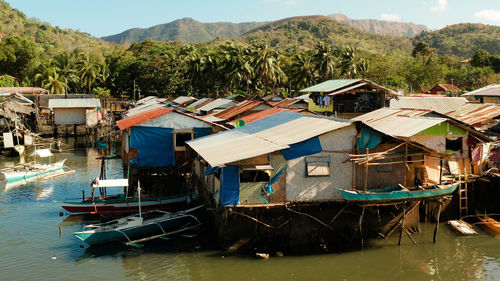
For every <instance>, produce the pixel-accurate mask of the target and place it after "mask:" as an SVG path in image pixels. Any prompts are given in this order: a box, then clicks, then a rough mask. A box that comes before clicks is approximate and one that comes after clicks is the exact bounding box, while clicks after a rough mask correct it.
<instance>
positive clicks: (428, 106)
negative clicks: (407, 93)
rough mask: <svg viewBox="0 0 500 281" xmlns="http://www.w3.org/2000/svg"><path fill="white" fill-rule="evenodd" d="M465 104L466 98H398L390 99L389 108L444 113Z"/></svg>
mask: <svg viewBox="0 0 500 281" xmlns="http://www.w3.org/2000/svg"><path fill="white" fill-rule="evenodd" d="M466 103H467V99H466V98H456V97H399V98H393V99H391V101H390V108H393V109H399V108H408V109H424V110H432V111H435V112H438V113H446V112H449V111H451V110H454V109H456V108H458V107H460V106H462V105H464V104H466Z"/></svg>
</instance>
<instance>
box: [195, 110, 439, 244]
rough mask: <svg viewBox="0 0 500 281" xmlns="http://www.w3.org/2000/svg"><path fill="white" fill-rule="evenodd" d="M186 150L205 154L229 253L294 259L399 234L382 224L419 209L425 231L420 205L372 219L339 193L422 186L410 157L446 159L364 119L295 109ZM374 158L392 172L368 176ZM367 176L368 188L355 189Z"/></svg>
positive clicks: (205, 186)
mask: <svg viewBox="0 0 500 281" xmlns="http://www.w3.org/2000/svg"><path fill="white" fill-rule="evenodd" d="M187 144H188V146H189V147H190V148H192V149H193V150H194V151H196V153H198V154H199V157H198V158H196V159H195V160H194V163H193V165H194V169H193V173H194V175H193V180H194V182H195V184H196V185H197V188H198V192H199V196H200V198H201V199H202V200H203V201H204V202H205V203H206V204H207V205H209V206H210V207H211V208H209V211H210V214H211V218H212V219H213V223H212V225H214V227H215V231H216V232H215V233H217V237H218V239H219V243H220V245H221V246H222V247H227V246H229V245H231V244H233V243H235V242H238V241H252V245H253V246H254V247H258V245H266V247H270V246H271V247H275V248H276V249H279V250H283V249H285V250H290V251H293V250H294V249H300V251H303V249H304V248H303V247H306V248H310V249H315V248H319V249H322V250H325V249H338V248H344V247H346V245H350V244H352V242H354V243H355V244H357V243H358V241H361V242H362V241H363V239H362V238H363V237H368V236H370V235H377V234H378V233H382V232H383V233H386V234H387V233H389V234H390V233H392V231H391V227H387V226H385V224H384V223H382V222H390V221H391V220H393V219H394V216H393V215H392V214H399V215H398V216H399V218H401V217H405V216H407V215H408V214H407V213H406V211H408V212H409V211H411V210H413V214H414V215H413V216H414V217H415V216H416V217H417V219H416V220H415V221H416V222H415V224H416V225H417V226H418V212H415V211H414V210H415V207H416V206H418V202H417V203H415V202H411V203H409V202H406V201H405V200H403V201H402V202H397V203H391V204H389V206H383V207H380V206H379V205H372V206H371V207H368V206H367V207H366V208H373V209H370V210H371V212H368V211H367V212H365V206H364V205H363V207H362V208H361V207H360V206H361V205H360V204H357V203H353V202H350V201H348V200H345V198H344V197H343V196H342V194H341V192H340V189H344V190H353V189H354V188H356V189H359V190H365V189H372V188H375V187H378V185H376V184H374V183H375V182H376V181H375V179H381V178H383V181H384V184H385V185H386V186H387V187H391V186H398V185H404V184H405V183H414V182H416V177H417V175H415V174H406V173H405V170H406V164H407V163H406V161H407V160H405V159H403V158H404V157H405V153H406V154H407V155H406V158H408V157H409V156H408V154H409V153H411V157H412V161H413V162H415V163H417V162H420V164H423V163H424V159H425V158H426V157H428V156H433V157H437V159H439V158H441V157H443V158H444V157H447V156H446V155H445V154H442V153H439V152H437V151H435V150H433V149H430V148H426V147H425V146H423V145H420V144H418V143H415V142H413V141H411V140H407V139H404V138H398V137H393V136H390V135H387V134H385V133H384V132H381V131H377V130H374V129H372V128H370V127H368V126H366V125H364V124H362V123H361V122H359V121H358V122H356V121H351V120H343V119H334V118H330V117H324V116H315V115H306V114H302V113H294V112H288V111H282V112H278V113H275V114H273V115H270V116H267V117H264V118H262V119H260V120H256V121H253V122H252V123H250V124H247V125H245V126H243V127H239V128H236V129H232V130H228V131H225V132H221V133H218V134H214V135H210V136H206V137H202V138H199V139H195V140H192V141H188V142H187ZM371 151H374V152H377V154H376V155H372V154H370V153H371ZM367 155H368V159H372V161H368V163H371V164H375V163H378V164H379V165H380V166H381V167H382V166H384V165H387V166H390V167H391V169H388V168H385V169H378V168H375V166H373V167H370V169H369V173H367V174H364V175H363V174H360V173H359V172H358V171H357V168H356V167H357V166H359V165H364V164H366V163H362V162H363V161H362V160H361V158H362V157H365V156H367ZM375 156H377V157H375ZM363 167H365V166H363ZM366 167H369V165H366ZM372 168H373V169H372ZM395 174H398V175H401V177H399V176H394V175H395ZM403 174H405V176H404V177H403V176H402V175H403ZM360 178H361V179H363V180H362V182H363V185H359V184H356V183H357V181H358V179H360ZM425 182H429V180H428V179H427V178H426V174H425V173H424V174H422V178H420V182H419V184H420V188H422V186H424V185H425V184H424V183H425ZM412 186H414V184H411V185H409V187H408V188H411V187H412ZM396 205H398V206H399V208H395V206H396ZM401 206H403V208H401ZM378 208H382V210H379V209H378ZM384 208H386V209H384ZM388 208H390V209H388ZM416 209H418V208H416ZM415 213H416V215H415ZM399 218H398V219H399ZM406 225H408V226H410V225H411V224H410V223H409V222H407V223H406ZM384 226H385V228H384ZM261 243H262V244H261ZM358 245H359V244H358Z"/></svg>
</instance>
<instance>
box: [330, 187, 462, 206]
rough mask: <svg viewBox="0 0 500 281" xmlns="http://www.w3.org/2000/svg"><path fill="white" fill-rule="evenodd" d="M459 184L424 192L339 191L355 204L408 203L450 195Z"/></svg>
mask: <svg viewBox="0 0 500 281" xmlns="http://www.w3.org/2000/svg"><path fill="white" fill-rule="evenodd" d="M458 185H459V183H454V184H450V185H446V186H444V187H442V188H441V187H438V188H434V189H425V190H411V191H408V190H398V191H391V192H370V191H368V192H361V191H353V190H345V189H340V188H339V191H340V192H341V193H342V196H344V199H345V200H347V201H357V202H392V201H396V202H397V201H410V200H422V199H429V198H434V197H442V196H446V195H450V194H452V193H453V192H454V191H455V190H456V189H457V187H458Z"/></svg>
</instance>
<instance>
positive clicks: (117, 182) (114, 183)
mask: <svg viewBox="0 0 500 281" xmlns="http://www.w3.org/2000/svg"><path fill="white" fill-rule="evenodd" d="M90 187H91V188H92V195H91V198H92V201H94V191H95V189H96V188H102V187H125V188H126V191H125V194H126V195H127V194H128V179H112V180H100V179H98V178H95V179H94V180H93V181H92V183H91V184H90ZM83 200H85V196H83Z"/></svg>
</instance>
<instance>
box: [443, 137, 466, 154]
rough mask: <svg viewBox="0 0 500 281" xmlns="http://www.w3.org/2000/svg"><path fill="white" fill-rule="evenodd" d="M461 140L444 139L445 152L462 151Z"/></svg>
mask: <svg viewBox="0 0 500 281" xmlns="http://www.w3.org/2000/svg"><path fill="white" fill-rule="evenodd" d="M462 144H463V138H456V139H451V138H446V150H452V151H462V148H463V147H462Z"/></svg>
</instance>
